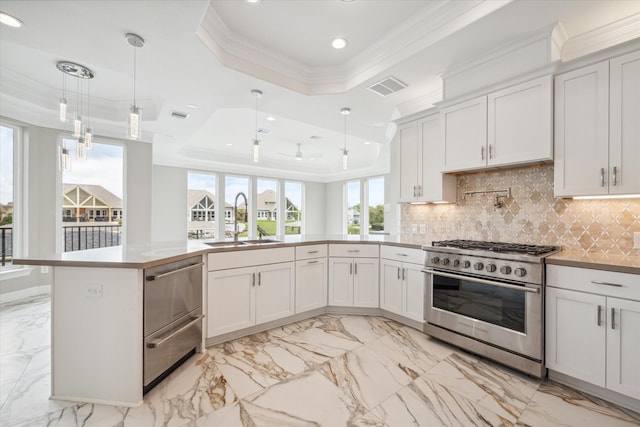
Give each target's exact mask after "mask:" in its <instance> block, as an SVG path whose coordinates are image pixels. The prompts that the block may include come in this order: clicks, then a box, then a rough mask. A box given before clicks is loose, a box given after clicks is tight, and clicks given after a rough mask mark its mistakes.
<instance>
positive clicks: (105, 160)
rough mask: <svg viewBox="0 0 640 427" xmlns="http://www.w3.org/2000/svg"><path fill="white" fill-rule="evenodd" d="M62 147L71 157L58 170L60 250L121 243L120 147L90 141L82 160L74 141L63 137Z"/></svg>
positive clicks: (122, 165) (121, 178)
mask: <svg viewBox="0 0 640 427" xmlns="http://www.w3.org/2000/svg"><path fill="white" fill-rule="evenodd" d="M62 145H63V147H66V148H67V149H68V150H69V153H70V157H72V158H74V159H73V161H72V162H71V167H70V168H67V169H66V170H63V171H62V206H61V211H62V220H63V225H62V245H63V250H64V251H65V252H68V251H76V250H81V249H91V248H99V247H106V246H117V245H120V244H122V207H123V204H124V202H123V199H122V197H123V193H124V146H122V145H120V144H107V143H102V142H94V143H93V146H92V148H91V149H89V150H88V151H87V152H86V158H84V159H82V158H78V157H77V156H76V154H75V153H77V144H76V140H74V139H69V138H63V139H62ZM116 212H120V217H118V216H117V215H116Z"/></svg>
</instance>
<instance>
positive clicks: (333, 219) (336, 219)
mask: <svg viewBox="0 0 640 427" xmlns="http://www.w3.org/2000/svg"><path fill="white" fill-rule="evenodd" d="M343 186H344V182H343V181H336V182H330V183H328V184H326V190H325V200H326V204H325V214H324V216H325V233H326V234H343V230H342V220H343V217H344V211H343V210H342V202H343Z"/></svg>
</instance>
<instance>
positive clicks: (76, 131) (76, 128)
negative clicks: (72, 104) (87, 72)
mask: <svg viewBox="0 0 640 427" xmlns="http://www.w3.org/2000/svg"><path fill="white" fill-rule="evenodd" d="M77 90H78V98H77V99H76V116H75V118H74V119H73V137H74V138H80V137H81V136H82V116H81V115H80V99H81V98H82V92H81V91H80V80H78V81H77Z"/></svg>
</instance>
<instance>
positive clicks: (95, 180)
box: [62, 139, 124, 198]
mask: <svg viewBox="0 0 640 427" xmlns="http://www.w3.org/2000/svg"><path fill="white" fill-rule="evenodd" d="M65 144H66V145H67V148H68V149H69V153H70V155H71V170H66V171H63V173H62V182H63V183H65V184H94V185H101V186H102V187H104V188H106V189H107V190H109V191H110V192H112V193H113V194H115V195H116V196H118V197H120V198H122V195H123V192H124V186H123V179H124V178H123V177H124V173H123V164H124V147H122V146H121V145H111V144H101V143H96V142H94V143H93V148H91V150H87V159H86V160H78V159H76V141H75V140H72V139H67V140H65Z"/></svg>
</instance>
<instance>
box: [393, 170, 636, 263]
mask: <svg viewBox="0 0 640 427" xmlns="http://www.w3.org/2000/svg"><path fill="white" fill-rule="evenodd" d="M508 187H511V192H512V197H511V198H509V199H505V200H504V207H502V208H495V207H494V200H495V195H493V194H475V195H466V196H464V195H463V192H465V191H476V190H498V189H503V188H508ZM457 189H458V196H457V204H455V205H454V204H451V205H408V204H403V205H402V207H401V230H400V232H401V235H402V237H403V239H405V240H407V241H411V242H414V243H422V244H429V243H431V241H433V240H444V239H472V240H492V241H503V242H517V243H530V244H552V245H560V246H562V247H563V249H568V250H574V251H582V252H596V253H605V254H611V255H640V250H637V249H633V232H634V231H636V232H640V199H613V200H611V199H610V200H572V199H556V198H554V197H553V166H552V165H543V166H534V167H524V168H519V169H506V170H497V171H486V172H478V173H470V174H464V175H459V176H458V177H457ZM412 224H418V225H419V224H426V233H425V234H415V233H411V225H412ZM418 230H419V226H418Z"/></svg>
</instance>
